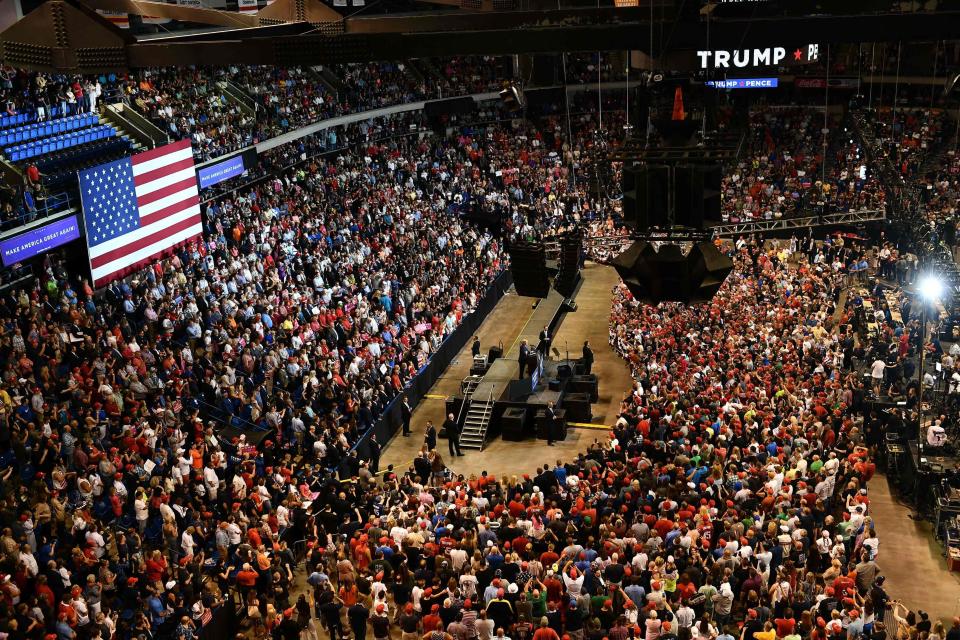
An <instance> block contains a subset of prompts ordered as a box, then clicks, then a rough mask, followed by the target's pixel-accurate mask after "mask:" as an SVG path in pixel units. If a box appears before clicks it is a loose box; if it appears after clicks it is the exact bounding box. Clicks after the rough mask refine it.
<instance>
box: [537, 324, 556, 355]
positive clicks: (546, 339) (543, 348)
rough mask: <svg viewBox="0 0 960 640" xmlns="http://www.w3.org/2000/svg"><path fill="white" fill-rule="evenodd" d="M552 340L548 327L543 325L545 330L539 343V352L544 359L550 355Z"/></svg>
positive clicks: (541, 333)
mask: <svg viewBox="0 0 960 640" xmlns="http://www.w3.org/2000/svg"><path fill="white" fill-rule="evenodd" d="M551 340H552V338H551V337H550V330H549V329H548V328H547V325H543V330H542V331H541V332H540V342H538V343H537V351H539V352H540V355H542V356H543V357H546V356H547V354H548V353H550V342H551Z"/></svg>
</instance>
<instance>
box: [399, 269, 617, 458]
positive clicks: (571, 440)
mask: <svg viewBox="0 0 960 640" xmlns="http://www.w3.org/2000/svg"><path fill="white" fill-rule="evenodd" d="M583 277H584V282H583V284H582V286H581V287H580V293H579V294H578V295H577V298H576V302H577V306H578V309H577V311H576V312H574V313H568V314H567V315H566V316H565V317H564V318H563V320H562V322H561V324H560V327H559V329H558V330H557V332H556V334H555V336H554V340H553V345H554V347H556V348H557V349H558V350H560V353H561V354H562V356H565V354H564V351H565V349H566V346H565V345H564V341H566V342H567V344H568V345H569V348H570V357H571V358H578V357H580V355H581V350H582V345H583V341H584V340H587V339H589V340H590V345H591V346H592V348H593V351H594V364H593V372H594V373H596V374H597V379H598V380H599V402H598V403H597V404H594V405H593V420H592V422H593V423H598V425H608V424H612V423H613V422H614V421H615V420H616V415H617V412H618V410H619V407H620V400H621V399H622V398H623V395H624V394H625V393H626V392H627V391H628V390H629V389H630V386H631V384H630V372H629V370H628V369H627V367H626V365H625V364H624V363H623V361H622V360H621V359H620V358H619V357H618V356H617V355H616V354H615V353H614V352H613V350H612V349H611V348H610V346H609V344H608V342H607V335H608V326H609V321H610V304H611V295H610V291H611V289H612V287H613V285H614V284H615V283H616V282H617V274H616V271H614V270H613V268H612V267H608V266H604V265H598V264H594V263H587V265H586V267H585V268H584V270H583ZM532 314H533V299H532V298H522V297H519V296H517V295H516V293H515V292H514V291H513V290H512V289H511V290H510V292H509V293H508V294H507V295H506V296H504V298H503V299H502V300H501V301H500V303H499V304H498V305H497V306H496V308H494V310H493V312H492V313H491V314H490V315H489V316H488V317H487V319H486V320H485V321H484V322H483V324H482V325H480V329H479V331H478V332H477V335H479V336H480V344H481V345H482V350H483V351H486V350H487V348H488V347H489V346H490V345H492V344H496V343H497V342H498V341H502V342H503V348H504V352H507V351H509V350H510V348H511V346H512V345H513V343H514V342H515V341H516V339H517V336H519V335H520V334H521V333H522V332H523V329H524V327H525V326H526V324H527V321H528V320H529V319H530V316H531V315H532ZM470 363H471V357H470V344H468V345H467V346H466V347H464V348H463V350H462V351H461V352H460V353H459V354H458V356H457V358H456V359H455V360H454V361H453V363H451V365H450V366H449V367H448V368H447V370H446V371H445V372H444V374H443V376H441V378H440V379H439V380H437V382H436V384H434V386H433V388H432V389H431V390H430V394H429V395H428V396H427V397H425V398H424V399H423V400H422V401H421V402H420V404H419V405H417V407H416V409H414V412H413V417H412V419H411V421H410V428H411V430H412V431H413V434H412V435H411V436H410V437H409V438H404V437H403V436H402V435H400V434H399V433H398V434H397V435H395V436H394V437H393V439H391V441H390V442H389V443H388V444H387V445H386V446H385V447H384V449H383V453H382V454H381V458H380V468H381V469H383V468H384V467H385V466H386V465H388V464H393V465H394V466H395V467H396V468H397V469H400V470H403V469H406V468H407V467H409V466H410V463H411V461H412V460H413V458H414V456H415V455H416V453H417V451H418V450H419V449H420V447H421V446H422V445H423V430H424V425H425V424H426V421H427V420H432V421H433V424H434V425H435V426H436V427H437V428H438V429H439V428H440V425H441V424H442V423H443V420H444V411H445V402H444V399H445V398H446V397H447V396H449V395H456V394H458V393H459V392H460V382H461V381H462V380H463V378H465V377H466V376H467V375H468V374H469V372H470ZM603 437H605V429H603V428H602V427H599V426H598V427H597V428H596V429H592V428H571V429H569V430H568V431H567V439H566V440H565V441H563V442H558V443H557V444H556V445H555V446H553V447H547V444H546V443H545V442H543V441H541V440H525V441H523V442H507V441H504V440H502V439H500V438H497V439H495V440H493V441H491V442H490V443H488V445H487V447H486V448H485V449H484V450H483V451H469V450H465V451H464V453H465V454H466V455H465V456H464V457H462V458H454V459H450V458H449V456H448V455H447V444H446V440H444V439H442V438H441V439H440V440H439V441H438V442H437V449H438V450H439V451H440V453H441V454H442V455H443V457H444V461H445V462H446V463H447V465H448V466H449V467H450V468H451V469H453V471H454V472H455V473H462V474H464V475H467V476H469V475H470V474H474V473H475V474H479V473H480V472H481V471H484V470H486V471H487V472H489V473H491V474H494V475H514V474H515V475H521V474H524V473H533V472H535V471H536V467H537V465H542V464H546V463H549V464H551V465H552V464H553V463H554V462H556V461H557V460H568V459H569V458H571V457H574V456H576V455H577V454H578V453H579V452H581V451H583V450H585V449H586V448H587V446H588V445H589V444H590V443H591V442H593V440H594V439H596V438H603Z"/></svg>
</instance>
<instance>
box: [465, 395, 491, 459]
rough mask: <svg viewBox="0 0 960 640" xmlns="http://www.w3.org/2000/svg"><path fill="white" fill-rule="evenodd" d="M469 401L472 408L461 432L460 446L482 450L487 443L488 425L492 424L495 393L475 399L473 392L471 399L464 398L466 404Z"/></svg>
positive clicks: (468, 411)
mask: <svg viewBox="0 0 960 640" xmlns="http://www.w3.org/2000/svg"><path fill="white" fill-rule="evenodd" d="M474 388H476V387H474ZM467 403H469V405H470V408H469V409H468V410H467V417H466V419H465V420H464V422H463V429H462V430H461V432H460V448H461V449H476V450H478V451H482V450H483V447H484V445H485V444H486V443H487V426H488V425H489V424H490V418H491V417H493V405H494V401H493V394H490V395H488V396H487V397H486V398H479V399H474V398H473V394H472V393H471V397H470V398H469V399H464V406H466V404H467Z"/></svg>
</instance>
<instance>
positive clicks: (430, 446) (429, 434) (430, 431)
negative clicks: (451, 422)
mask: <svg viewBox="0 0 960 640" xmlns="http://www.w3.org/2000/svg"><path fill="white" fill-rule="evenodd" d="M423 442H424V444H426V445H427V451H433V450H434V449H436V448H437V429H436V428H435V427H434V426H433V422H432V421H430V420H427V428H426V430H425V431H424V432H423Z"/></svg>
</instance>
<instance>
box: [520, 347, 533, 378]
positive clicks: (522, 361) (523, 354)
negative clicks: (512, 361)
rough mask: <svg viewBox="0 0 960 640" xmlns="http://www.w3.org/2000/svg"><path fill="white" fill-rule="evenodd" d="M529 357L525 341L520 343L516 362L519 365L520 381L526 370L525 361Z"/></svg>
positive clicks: (528, 349) (528, 348)
mask: <svg viewBox="0 0 960 640" xmlns="http://www.w3.org/2000/svg"><path fill="white" fill-rule="evenodd" d="M529 357H530V347H529V346H528V345H527V341H526V340H521V341H520V356H519V357H518V358H517V360H518V361H519V363H520V379H521V380H523V371H524V369H526V368H527V360H529Z"/></svg>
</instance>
